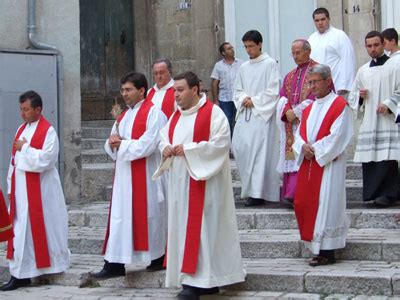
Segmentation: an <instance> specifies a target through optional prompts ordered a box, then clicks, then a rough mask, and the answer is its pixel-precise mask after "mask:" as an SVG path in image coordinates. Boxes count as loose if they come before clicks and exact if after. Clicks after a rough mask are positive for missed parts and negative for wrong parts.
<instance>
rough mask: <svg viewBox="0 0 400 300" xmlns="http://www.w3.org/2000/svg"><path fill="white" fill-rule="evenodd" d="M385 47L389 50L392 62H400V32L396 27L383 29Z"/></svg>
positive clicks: (390, 61)
mask: <svg viewBox="0 0 400 300" xmlns="http://www.w3.org/2000/svg"><path fill="white" fill-rule="evenodd" d="M382 37H383V47H384V48H385V50H386V51H387V53H388V55H389V57H390V60H389V61H388V63H390V64H400V47H399V34H398V33H397V31H396V29H394V28H387V29H385V30H384V31H382Z"/></svg>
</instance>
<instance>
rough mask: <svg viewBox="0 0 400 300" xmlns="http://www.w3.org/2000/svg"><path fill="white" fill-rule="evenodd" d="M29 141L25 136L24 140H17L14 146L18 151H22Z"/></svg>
mask: <svg viewBox="0 0 400 300" xmlns="http://www.w3.org/2000/svg"><path fill="white" fill-rule="evenodd" d="M27 142H28V141H27V140H26V138H23V139H22V140H17V141H15V142H14V147H15V149H16V150H17V151H21V149H22V146H23V145H24V144H25V143H27Z"/></svg>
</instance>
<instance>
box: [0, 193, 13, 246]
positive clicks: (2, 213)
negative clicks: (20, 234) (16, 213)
mask: <svg viewBox="0 0 400 300" xmlns="http://www.w3.org/2000/svg"><path fill="white" fill-rule="evenodd" d="M13 237H14V231H13V227H12V223H11V219H10V216H9V214H8V211H7V205H6V200H5V199H4V196H3V191H2V190H1V189H0V242H4V241H7V240H10V239H12V238H13Z"/></svg>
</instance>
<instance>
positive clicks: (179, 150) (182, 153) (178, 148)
mask: <svg viewBox="0 0 400 300" xmlns="http://www.w3.org/2000/svg"><path fill="white" fill-rule="evenodd" d="M174 155H175V156H185V151H183V145H182V144H180V145H176V146H175V147H174Z"/></svg>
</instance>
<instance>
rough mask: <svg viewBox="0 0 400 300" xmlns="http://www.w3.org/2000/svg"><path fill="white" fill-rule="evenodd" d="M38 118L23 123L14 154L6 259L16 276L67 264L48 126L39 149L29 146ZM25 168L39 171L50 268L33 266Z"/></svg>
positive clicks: (54, 146)
mask: <svg viewBox="0 0 400 300" xmlns="http://www.w3.org/2000/svg"><path fill="white" fill-rule="evenodd" d="M38 123H39V121H36V122H33V123H31V124H29V125H27V126H26V127H25V129H24V130H23V132H22V134H21V135H20V138H19V139H20V140H23V139H24V138H25V139H26V140H27V141H28V143H26V144H24V146H23V147H22V149H21V151H17V152H16V154H15V187H16V188H15V198H16V211H15V218H14V234H15V237H14V249H15V251H14V257H13V259H12V260H9V266H10V273H11V275H12V276H14V277H16V278H31V277H36V276H39V275H42V274H52V273H60V272H63V271H65V270H66V269H68V268H69V262H70V261H69V260H70V252H69V250H68V214H67V208H66V206H65V199H64V194H63V191H62V188H61V182H60V177H59V175H58V171H57V169H56V163H57V159H58V150H59V146H58V138H57V133H56V131H55V130H54V128H53V127H50V128H49V130H48V132H47V135H46V138H45V142H44V144H43V148H42V149H41V150H38V149H35V148H32V147H30V146H29V143H30V142H31V139H32V136H33V134H34V133H35V130H36V128H37V125H38ZM12 172H13V166H12V165H11V164H10V167H9V171H8V194H10V193H11V175H12ZM25 172H37V173H40V183H41V184H40V188H41V191H42V206H43V216H44V223H45V228H46V236H47V245H48V249H49V255H50V264H51V266H50V267H49V268H40V269H38V268H37V267H36V260H35V251H34V247H33V239H32V231H31V224H30V220H29V210H28V198H27V189H26V176H25Z"/></svg>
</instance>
